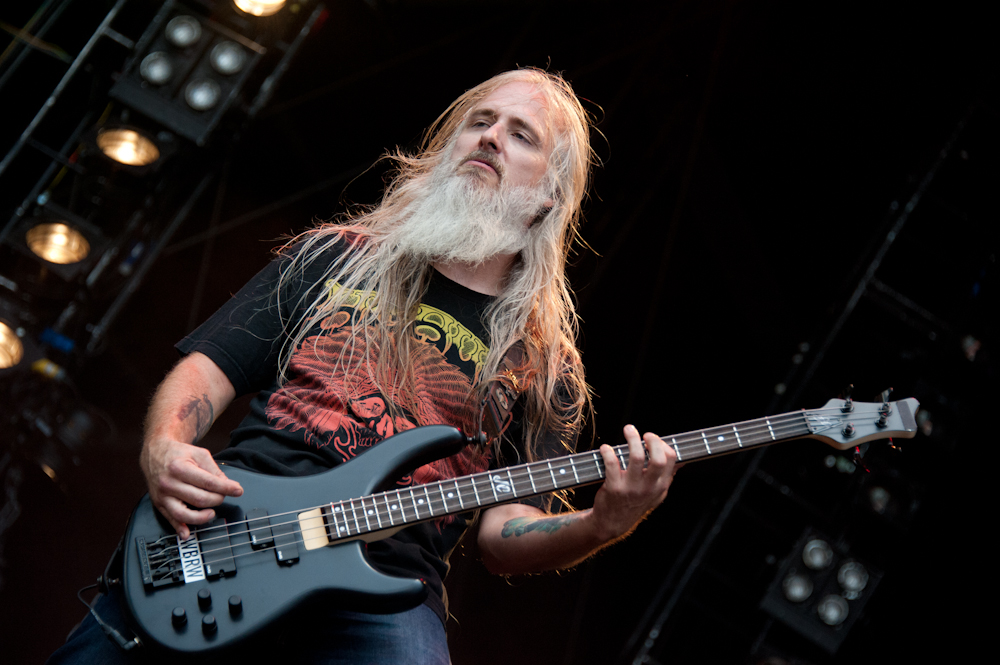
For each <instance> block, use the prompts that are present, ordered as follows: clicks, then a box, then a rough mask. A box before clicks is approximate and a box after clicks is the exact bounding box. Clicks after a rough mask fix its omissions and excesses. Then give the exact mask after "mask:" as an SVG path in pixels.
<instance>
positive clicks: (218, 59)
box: [211, 42, 247, 76]
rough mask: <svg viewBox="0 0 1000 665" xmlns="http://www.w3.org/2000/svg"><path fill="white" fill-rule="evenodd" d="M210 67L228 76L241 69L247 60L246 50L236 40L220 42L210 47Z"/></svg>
mask: <svg viewBox="0 0 1000 665" xmlns="http://www.w3.org/2000/svg"><path fill="white" fill-rule="evenodd" d="M211 62H212V68H213V69H215V71H217V72H219V73H220V74H224V75H225V76H229V75H230V74H235V73H236V72H238V71H240V70H241V69H243V65H245V64H246V62H247V52H246V51H245V50H244V49H243V47H242V46H240V45H239V44H237V43H236V42H221V43H219V44H217V45H216V47H215V48H213V49H212V57H211Z"/></svg>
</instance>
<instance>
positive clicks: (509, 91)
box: [469, 81, 550, 135]
mask: <svg viewBox="0 0 1000 665" xmlns="http://www.w3.org/2000/svg"><path fill="white" fill-rule="evenodd" d="M469 115H470V117H473V116H483V115H493V116H499V115H510V116H512V117H513V118H516V119H517V120H519V121H521V122H523V123H526V124H527V125H528V126H529V128H531V129H533V130H535V131H536V132H538V133H540V134H542V135H547V134H548V133H549V124H550V123H549V120H550V118H549V103H548V98H547V97H546V95H545V93H544V92H543V91H542V90H541V88H540V87H539V86H538V85H536V84H534V83H528V82H524V81H515V82H512V83H506V84H504V85H502V86H500V87H499V88H497V89H496V90H494V91H493V92H491V93H490V94H488V95H486V97H484V98H483V99H481V100H479V102H478V103H477V104H476V105H475V106H473V107H472V110H471V111H470V113H469Z"/></svg>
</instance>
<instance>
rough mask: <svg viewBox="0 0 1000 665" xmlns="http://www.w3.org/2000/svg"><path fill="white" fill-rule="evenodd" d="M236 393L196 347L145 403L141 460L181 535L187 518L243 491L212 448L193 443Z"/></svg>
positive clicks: (193, 519) (208, 512)
mask: <svg viewBox="0 0 1000 665" xmlns="http://www.w3.org/2000/svg"><path fill="white" fill-rule="evenodd" d="M235 396H236V391H235V390H234V389H233V384H232V383H231V382H230V381H229V378H228V377H227V376H226V375H225V373H224V372H223V371H222V370H221V369H219V366H218V365H216V364H215V363H214V362H212V360H211V359H209V357H208V356H206V355H204V354H201V353H198V352H195V353H192V354H190V355H188V356H186V357H185V358H184V359H183V360H181V361H180V362H179V363H177V365H176V366H175V367H174V368H173V370H171V371H170V373H169V374H168V375H167V377H166V378H165V379H164V380H163V382H162V383H161V384H160V386H159V388H157V390H156V394H155V395H154V396H153V401H152V403H151V404H150V406H149V412H148V414H147V415H146V426H145V437H144V441H143V446H142V455H141V457H140V465H141V466H142V472H143V473H144V474H145V476H146V484H147V485H148V487H149V495H150V498H151V499H152V501H153V505H154V506H156V508H157V509H158V510H159V511H160V513H162V514H163V516H164V517H165V518H167V521H168V522H170V524H171V525H172V526H173V527H174V529H175V530H176V531H177V533H178V535H179V536H180V537H181V538H182V539H184V538H187V537H188V535H190V530H189V529H188V525H189V524H204V523H205V522H208V521H211V520H212V519H213V518H214V517H215V511H214V510H212V509H211V507H212V506H217V505H219V504H220V503H222V501H223V499H224V498H225V497H226V496H240V495H241V494H243V488H242V487H240V485H239V483H237V482H235V481H232V480H229V479H228V478H226V476H225V475H224V474H223V473H222V471H221V470H220V469H219V466H218V465H217V464H216V463H215V460H213V459H212V456H211V454H210V453H209V452H208V451H207V450H206V449H204V448H201V447H199V446H197V445H194V444H195V443H197V442H198V441H199V440H200V439H201V438H202V437H203V436H205V433H206V432H208V429H209V428H210V427H211V426H212V423H213V422H215V418H216V416H218V415H219V414H220V413H222V412H223V410H225V408H226V407H227V406H229V403H230V402H232V401H233V398H234V397H235Z"/></svg>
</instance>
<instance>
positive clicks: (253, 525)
mask: <svg viewBox="0 0 1000 665" xmlns="http://www.w3.org/2000/svg"><path fill="white" fill-rule="evenodd" d="M296 524H297V522H296V521H294V520H292V521H289V520H288V519H287V518H285V521H282V522H277V523H275V522H272V521H271V518H270V517H269V516H268V514H267V511H266V510H264V509H263V508H254V509H252V510H249V511H247V528H248V529H249V531H250V546H251V547H253V548H254V549H255V550H264V549H268V548H274V556H275V557H276V558H277V559H278V563H280V564H281V565H283V566H290V565H292V564H293V563H297V562H298V560H299V548H298V543H297V542H296V539H295V525H296Z"/></svg>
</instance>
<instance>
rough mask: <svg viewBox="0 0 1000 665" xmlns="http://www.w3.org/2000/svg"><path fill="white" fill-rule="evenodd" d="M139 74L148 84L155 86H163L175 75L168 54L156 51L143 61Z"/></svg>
mask: <svg viewBox="0 0 1000 665" xmlns="http://www.w3.org/2000/svg"><path fill="white" fill-rule="evenodd" d="M139 73H140V74H141V75H142V78H143V79H145V80H146V81H147V82H149V83H152V84H153V85H163V84H164V83H166V82H167V81H169V80H170V77H171V76H173V75H174V66H173V64H172V63H171V62H170V57H169V56H168V55H167V54H166V53H164V52H163V51H155V52H153V53H150V54H149V55H147V56H146V57H145V58H143V59H142V64H140V65H139Z"/></svg>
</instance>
